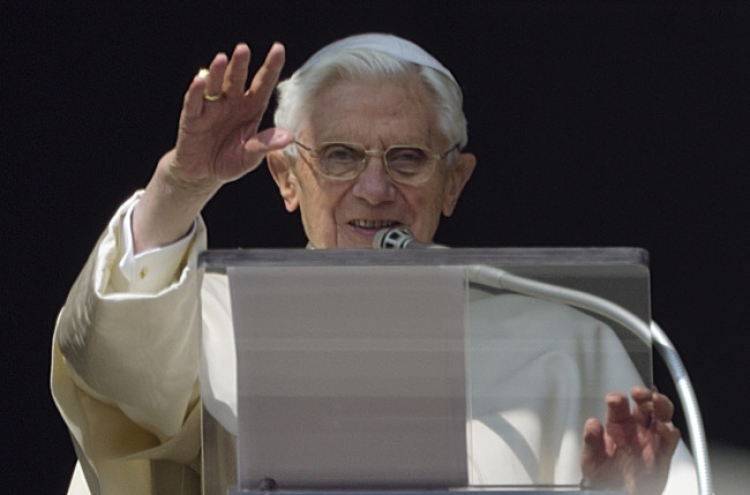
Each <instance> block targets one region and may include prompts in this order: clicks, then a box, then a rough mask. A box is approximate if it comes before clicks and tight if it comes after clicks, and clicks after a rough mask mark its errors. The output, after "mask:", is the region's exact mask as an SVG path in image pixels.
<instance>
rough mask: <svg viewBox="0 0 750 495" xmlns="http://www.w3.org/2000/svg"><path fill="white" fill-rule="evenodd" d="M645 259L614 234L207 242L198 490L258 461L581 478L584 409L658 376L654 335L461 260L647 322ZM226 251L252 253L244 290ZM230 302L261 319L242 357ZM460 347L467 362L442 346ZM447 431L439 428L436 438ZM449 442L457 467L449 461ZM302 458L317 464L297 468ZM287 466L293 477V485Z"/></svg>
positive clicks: (264, 468)
mask: <svg viewBox="0 0 750 495" xmlns="http://www.w3.org/2000/svg"><path fill="white" fill-rule="evenodd" d="M646 259H647V256H646V253H645V252H644V251H642V250H638V249H620V248H610V249H593V250H592V249H442V250H412V251H406V250H403V251H373V250H366V251H333V250H331V251H311V250H252V251H236V250H233V251H215V252H208V253H204V255H202V257H201V266H202V268H203V269H204V271H205V276H204V288H203V303H202V304H203V310H204V324H205V325H206V329H205V330H204V361H207V362H211V363H212V364H211V365H210V366H204V371H203V372H202V387H203V388H202V393H203V397H204V432H203V435H204V450H203V453H204V474H203V476H204V485H205V492H204V493H206V494H212V493H217V494H218V493H220V494H222V495H224V494H226V493H227V490H228V489H232V488H234V487H235V486H239V487H240V488H242V489H246V490H247V489H249V490H257V489H258V483H259V482H260V481H261V480H260V479H257V478H261V477H265V476H264V475H261V473H266V472H268V473H269V474H268V476H267V477H269V478H276V477H278V478H279V479H278V480H277V481H278V483H279V487H280V488H281V489H290V488H312V489H315V488H335V487H338V488H350V489H352V488H359V489H364V488H440V487H446V488H447V487H453V488H461V487H464V486H466V487H476V488H479V487H481V488H483V489H487V488H489V487H493V488H495V489H510V487H523V488H524V489H526V490H528V489H529V488H530V487H535V488H536V489H553V487H558V488H561V487H567V488H568V489H571V488H574V487H577V485H578V483H579V482H580V479H581V475H580V469H579V467H578V463H579V455H580V446H581V440H582V429H583V423H584V422H585V420H586V419H587V418H588V417H598V418H603V417H604V410H605V408H604V395H605V394H606V393H607V392H609V391H613V390H619V391H623V392H625V391H627V390H629V388H630V387H631V386H633V385H635V384H637V383H646V384H648V385H650V384H651V347H650V342H649V341H644V340H643V339H641V338H639V337H638V336H637V335H635V334H633V333H632V332H631V331H630V330H628V329H626V328H624V327H622V326H621V325H619V324H615V323H613V322H610V321H608V320H606V319H605V318H603V317H600V316H598V315H594V314H592V313H591V312H590V311H584V310H580V309H574V308H571V307H567V306H565V305H562V304H560V303H556V302H548V301H543V300H539V299H536V298H532V297H529V296H526V295H520V294H515V293H511V292H509V291H507V290H502V289H497V288H494V287H488V286H486V285H485V284H484V283H479V282H478V280H477V279H476V277H474V275H471V274H472V273H473V272H472V271H471V270H467V268H470V267H474V266H476V265H485V266H491V267H502V268H503V269H506V270H508V271H510V272H512V273H513V274H516V275H520V276H524V277H529V278H533V279H535V280H540V281H544V282H547V283H553V284H557V285H559V286H563V287H568V288H574V289H578V290H585V291H587V292H591V293H595V294H597V295H599V296H601V297H604V298H606V299H609V300H610V301H613V302H616V303H617V304H620V305H622V306H624V307H625V308H627V309H628V310H629V311H631V312H632V313H634V314H635V315H637V316H638V317H640V318H641V319H643V320H644V321H645V322H646V323H648V322H649V321H650V307H649V272H648V267H647V265H646ZM228 266H229V267H244V268H241V269H240V270H239V271H237V270H235V269H229V271H230V272H232V271H233V270H234V271H237V273H242V274H244V275H247V276H248V277H249V280H251V281H252V283H251V284H250V285H249V286H246V287H244V288H243V289H242V291H243V292H242V293H240V292H237V293H235V290H234V288H235V285H234V283H233V284H232V285H233V290H232V291H231V294H230V291H229V287H228V284H227V280H226V275H225V274H226V272H227V267H228ZM456 273H458V275H456ZM447 274H449V275H447ZM451 277H453V278H451ZM450 280H454V282H450ZM455 280H458V282H457V283H458V285H455V284H456V282H455ZM452 284H453V285H452ZM449 287H453V289H450V288H449ZM456 287H458V290H456V289H455V288H456ZM207 294H208V295H207ZM358 298H359V299H360V300H361V302H360V303H357V302H356V301H357V299H358ZM451 298H456V300H452V299H451ZM230 299H231V300H232V304H231V305H230V304H229V302H228V301H229V300H230ZM222 300H223V301H222ZM430 301H432V305H430ZM230 306H231V307H230ZM217 308H218V310H217ZM232 310H234V312H235V314H234V320H235V321H237V320H238V319H242V320H247V321H249V322H250V323H249V327H250V328H251V332H252V334H251V335H250V337H248V336H247V335H245V334H244V333H242V334H241V335H242V336H239V337H238V339H239V340H238V343H239V345H238V346H237V348H238V351H239V353H240V356H241V357H240V360H239V362H240V365H239V367H238V368H237V367H235V364H234V357H235V356H234V352H233V351H228V350H227V347H229V348H230V349H232V348H234V336H233V335H232V332H233V329H232V328H231V318H227V317H226V316H224V318H223V320H222V318H218V317H217V316H216V314H217V313H222V312H223V313H225V314H226V313H230V314H231V312H232ZM331 316H334V318H333V319H332V318H331ZM326 319H328V321H335V322H336V323H335V324H334V325H333V326H332V325H328V326H327V325H326V324H325V323H324V322H325V321H326ZM605 321H606V323H605ZM222 322H223V323H222ZM217 326H224V327H227V326H228V327H229V328H228V330H227V328H224V329H223V330H219V331H218V332H217V329H216V327H217ZM334 327H335V328H334ZM430 329H432V332H431V330H430ZM441 329H442V330H441ZM449 329H452V330H449ZM456 329H457V330H456ZM456 331H457V332H458V334H456V333H455V332H456ZM243 332H245V331H243ZM295 332H296V333H295ZM331 332H333V333H331ZM348 332H349V333H348ZM352 332H353V333H352ZM217 333H218V334H219V335H222V337H219V338H217V337H216V334H217ZM228 335H231V337H229V336H228ZM238 335H240V334H238ZM436 335H438V336H439V337H437V338H436ZM456 335H458V336H459V338H458V339H456V338H454V337H455V336H456ZM456 341H460V345H459V344H456ZM227 342H229V343H230V344H229V345H228V344H227ZM441 342H442V343H443V344H446V343H451V342H452V344H450V345H447V344H446V345H443V347H440V345H439V344H440V343H441ZM436 346H437V347H436ZM457 348H460V350H461V351H460V352H461V354H462V355H463V359H461V360H456V359H455V354H451V353H450V352H448V350H453V351H455V350H456V349H457ZM441 353H442V354H441ZM229 355H231V356H229ZM242 356H244V357H242ZM449 356H454V357H452V358H451V357H449ZM399 358H400V359H399ZM217 360H219V361H220V362H221V364H220V365H219V366H217V365H215V364H214V363H215V362H216V361H217ZM342 363H344V364H345V365H346V366H348V368H346V367H345V368H339V367H338V366H339V365H342ZM436 363H442V364H441V365H439V366H438V365H436ZM446 363H452V366H453V367H451V366H446ZM456 363H460V366H459V368H461V369H462V372H461V373H458V374H457V373H456V369H457V368H456ZM334 364H335V366H334ZM204 365H205V363H204ZM441 366H442V367H441ZM208 368H216V369H218V370H219V371H216V370H214V371H213V375H212V373H211V372H209V371H208ZM342 369H345V370H346V371H342ZM237 370H239V377H240V382H241V383H243V384H244V385H248V383H247V382H249V383H250V384H249V385H248V386H247V387H246V389H247V390H249V392H248V393H244V392H242V393H240V400H239V417H240V420H239V424H240V425H241V428H239V431H242V432H243V435H241V439H240V441H239V442H238V441H237V431H238V426H237V424H238V423H237V412H238V411H237V409H238V406H237V398H236V388H233V387H235V385H234V384H235V383H236V376H235V377H232V378H231V379H226V377H224V376H223V375H225V374H227V373H229V372H232V373H234V374H235V375H236V373H237ZM357 370H359V371H357ZM451 370H452V371H451ZM451 377H452V380H453V381H451ZM456 377H459V378H460V381H461V382H463V383H462V384H461V385H462V386H461V387H457V386H456V383H457V382H456ZM419 380H423V381H422V382H419ZM254 382H257V383H255V385H253V383H254ZM368 382H369V384H368ZM227 383H229V384H230V385H229V386H228V387H227ZM244 385H243V386H244ZM222 387H225V388H228V389H229V392H227V391H226V390H222ZM430 387H433V388H432V389H430ZM241 388H242V387H241ZM232 390H234V391H235V397H233V398H231V397H230V398H227V396H231V395H232V393H231V392H232ZM418 390H422V391H423V393H422V394H421V395H420V393H419V392H418ZM426 390H432V392H430V393H428V392H424V391H426ZM436 391H438V392H436ZM456 394H460V396H461V399H460V400H459V401H458V402H456V400H454V399H455V396H456ZM243 397H245V398H244V399H243ZM425 398H428V399H430V398H431V399H430V400H432V402H429V400H426V399H425ZM428 402H429V404H428ZM457 403H461V404H462V405H463V407H457V406H456V404H457ZM385 404H390V405H388V406H386V405H385ZM243 410H244V411H247V412H248V414H247V415H246V416H245V415H244V414H243ZM446 411H447V412H446ZM427 412H429V414H426V413H427ZM448 412H449V413H448ZM458 413H460V414H458ZM410 415H411V416H410ZM436 418H437V419H436ZM456 418H459V420H457V419H456ZM311 421H312V422H311ZM441 421H442V422H441ZM457 422H458V423H457ZM457 424H459V427H458V428H457V427H456V425H457ZM461 424H463V425H464V426H463V427H461V426H460V425H461ZM459 430H460V431H459ZM437 431H443V432H446V435H445V437H444V438H440V439H435V438H434V436H435V435H436V432H437ZM420 432H421V437H420ZM247 435H250V436H251V437H252V435H255V436H254V437H253V438H254V442H252V443H249V441H245V436H247ZM337 435H339V436H337ZM347 438H348V439H349V441H346V440H345V439H347ZM456 438H458V443H460V444H462V447H464V446H465V449H464V448H458V447H456V441H457V440H456ZM398 439H401V440H403V441H402V442H398V441H396V440H398ZM274 442H278V444H279V445H277V446H274ZM420 442H422V443H421V444H420ZM424 442H426V443H424ZM430 442H432V443H430ZM238 443H239V446H238V445H237V444H238ZM245 444H246V445H245ZM252 444H255V445H252ZM302 444H304V445H305V447H304V448H301V447H300V446H301V445H302ZM396 444H400V448H402V451H401V453H399V454H398V455H403V452H408V451H406V450H403V449H404V448H406V447H407V446H410V445H411V446H412V447H413V448H414V449H415V450H414V452H415V454H414V458H418V459H419V461H420V462H421V464H420V463H419V462H413V461H410V460H408V455H406V456H405V457H402V458H401V459H400V460H399V459H398V456H397V455H396V454H393V455H392V459H393V460H394V462H393V463H391V464H390V465H389V464H388V463H387V462H384V460H387V459H388V458H389V454H388V448H391V447H394V446H395V445H396ZM243 445H245V447H247V448H248V449H249V450H246V451H244V452H243ZM258 445H264V446H265V447H261V450H260V451H259V450H255V451H253V447H257V446H258ZM268 446H271V447H272V448H271V447H268ZM339 447H340V448H339ZM332 448H333V450H331V449H332ZM394 448H395V447H394ZM420 448H423V450H421V451H420V450H419V449H420ZM326 449H327V450H326ZM337 450H338V453H336V451H337ZM425 451H427V452H431V453H432V454H431V455H432V456H431V457H429V458H428V457H426V454H425ZM238 452H239V455H238ZM304 452H306V453H305V455H308V456H312V457H307V458H306V459H307V460H305V458H304V456H302V453H304ZM316 452H318V453H319V454H320V456H319V457H318V458H316V457H315V453H316ZM324 452H325V453H324ZM332 452H333V454H331V453H332ZM417 452H419V453H418V454H417ZM384 453H385V454H384ZM365 454H366V455H365ZM456 454H458V455H460V456H461V457H465V460H464V462H462V463H461V464H462V466H463V473H461V471H460V469H459V470H458V471H456V470H453V471H452V473H453V475H447V474H446V473H447V472H448V471H450V469H448V470H446V468H445V466H446V465H447V466H451V464H450V462H454V464H455V456H456ZM248 456H249V457H248ZM295 456H297V458H295V459H294V462H292V458H294V457H295ZM300 456H302V457H300ZM336 456H339V457H336ZM368 456H369V457H368ZM378 456H380V457H378ZM246 458H247V459H251V461H249V462H243V461H242V460H241V459H246ZM357 458H359V459H370V460H372V459H379V460H378V461H377V462H380V463H381V464H382V465H383V469H382V470H380V471H378V469H375V470H371V472H370V473H369V474H365V473H364V471H361V472H360V471H356V469H359V467H361V466H362V465H363V463H362V462H360V464H357V462H356V461H357ZM311 459H312V460H311ZM404 459H407V460H406V461H405V460H404ZM427 459H429V460H427ZM425 460H427V461H426V462H424V461H425ZM261 461H262V462H264V463H265V464H263V465H261ZM313 461H314V462H313ZM238 462H239V469H238V468H237V466H238ZM295 462H296V463H297V464H296V466H298V467H297V468H294V467H293V466H292V465H293V464H294V463H295ZM347 462H350V463H353V464H350V465H347V464H346V463H347ZM410 462H411V464H410ZM440 462H445V463H448V464H445V465H441V464H439V463H440ZM274 463H277V464H278V466H281V467H282V468H283V469H287V471H283V470H282V471H278V470H275V469H276V468H275V467H274ZM364 464H368V463H364ZM370 464H372V463H370ZM305 465H308V466H313V465H314V466H316V467H315V468H314V469H313V470H312V471H308V472H302V471H300V470H299V466H305ZM344 465H346V466H348V467H346V468H342V467H341V466H344ZM321 466H323V467H326V466H327V469H329V474H328V475H321V473H322V471H321V469H322V468H321ZM352 466H354V468H353V467H352ZM357 466H359V467H357ZM430 466H432V467H437V466H441V467H440V468H439V469H437V472H442V473H443V477H442V478H441V477H440V476H438V475H437V474H435V472H434V471H433V472H430V471H429V470H428V469H426V468H427V467H430ZM250 468H252V469H250ZM255 468H257V469H255ZM355 468H356V469H355ZM258 469H260V470H258ZM290 469H291V470H292V471H294V469H297V471H296V472H295V476H296V481H290V482H287V483H286V484H285V483H284V480H285V479H286V480H293V478H294V476H293V477H289V473H290V471H289V470H290ZM336 469H339V470H341V469H344V471H348V474H347V476H349V477H348V478H347V477H346V476H344V477H340V476H339V475H341V472H338V473H336ZM399 469H401V470H402V471H401V474H399ZM420 469H421V470H422V471H419V473H420V474H419V475H412V476H409V475H407V476H404V474H403V473H409V472H411V473H412V474H413V473H416V472H417V471H418V470H420ZM303 471H304V470H303ZM277 472H278V473H281V474H274V473H277ZM238 473H239V474H238ZM243 473H244V474H243ZM330 473H334V475H330ZM446 476H447V478H446ZM456 476H458V478H457V477H456ZM238 478H239V479H242V483H240V484H239V485H235V484H234V483H237V481H236V480H238ZM307 478H309V479H310V482H309V483H307V482H306V481H305V480H306V479H307ZM459 479H460V480H461V481H458V480H459Z"/></svg>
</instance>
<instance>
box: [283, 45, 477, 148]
mask: <svg viewBox="0 0 750 495" xmlns="http://www.w3.org/2000/svg"><path fill="white" fill-rule="evenodd" d="M394 47H395V49H394ZM413 76H417V77H419V80H420V81H421V82H422V84H423V85H424V87H425V88H426V89H427V90H428V91H429V92H430V93H431V96H432V98H433V100H434V103H435V111H436V115H437V121H438V123H437V125H438V128H439V129H440V131H442V132H443V133H444V134H445V136H446V137H447V138H448V139H449V140H450V142H451V144H458V145H459V149H463V148H464V147H465V146H466V143H467V140H468V137H467V132H466V117H465V115H464V112H463V108H462V106H463V95H462V93H461V89H460V88H459V86H458V84H457V83H456V80H455V79H454V78H453V76H452V75H451V73H450V72H449V71H448V70H447V69H445V67H443V66H442V65H440V63H439V62H438V61H437V60H435V59H434V58H433V57H432V56H431V55H429V54H428V53H427V52H425V51H424V50H423V49H421V48H419V47H418V46H417V45H414V44H413V43H411V42H408V41H406V40H403V39H401V38H397V37H395V36H391V35H382V34H370V35H360V36H354V37H351V38H346V39H344V40H341V41H338V42H335V43H333V44H331V45H329V46H327V47H325V48H323V49H322V50H321V51H319V52H318V53H316V54H315V55H314V56H313V57H311V58H310V60H308V61H307V63H305V64H304V65H303V66H302V67H301V68H300V69H299V70H297V71H296V72H295V73H294V74H293V75H292V77H290V78H289V79H287V80H285V81H282V82H281V83H279V85H278V87H277V98H278V106H277V108H276V112H275V114H274V122H275V125H276V126H277V127H282V128H284V129H289V130H290V131H292V132H293V133H294V135H295V136H299V133H300V132H301V131H302V126H304V125H305V124H306V122H307V121H308V119H309V112H310V108H311V106H310V104H309V103H310V102H311V101H313V100H314V99H315V98H316V97H317V96H318V95H319V94H320V92H321V91H323V90H324V89H326V88H327V87H330V86H331V83H333V82H337V81H342V80H349V79H354V80H357V79H360V80H374V81H383V80H391V81H392V80H403V79H405V78H408V77H413ZM296 152H297V150H296V148H295V147H294V146H290V147H288V148H287V153H288V154H290V155H291V156H296Z"/></svg>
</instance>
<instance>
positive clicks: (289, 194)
mask: <svg viewBox="0 0 750 495" xmlns="http://www.w3.org/2000/svg"><path fill="white" fill-rule="evenodd" d="M266 162H267V163H268V170H270V171H271V176H273V180H274V181H276V185H277V186H278V187H279V194H281V197H282V199H283V200H284V206H285V207H286V211H288V212H289V213H291V212H293V211H295V210H296V209H297V208H299V194H298V193H297V190H298V189H297V185H298V184H297V177H296V176H295V175H294V172H293V171H292V165H293V163H292V159H291V158H289V157H288V156H287V155H285V154H284V152H283V151H282V150H277V151H271V152H270V153H268V154H267V155H266Z"/></svg>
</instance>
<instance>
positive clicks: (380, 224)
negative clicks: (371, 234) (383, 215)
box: [352, 219, 396, 229]
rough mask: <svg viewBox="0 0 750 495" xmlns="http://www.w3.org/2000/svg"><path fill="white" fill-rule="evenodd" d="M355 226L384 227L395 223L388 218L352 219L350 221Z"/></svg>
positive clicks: (367, 227) (365, 227) (366, 227)
mask: <svg viewBox="0 0 750 495" xmlns="http://www.w3.org/2000/svg"><path fill="white" fill-rule="evenodd" d="M352 224H354V226H355V227H361V228H364V229H385V228H387V227H391V226H393V225H396V222H392V221H390V220H363V219H359V220H354V221H353V222H352Z"/></svg>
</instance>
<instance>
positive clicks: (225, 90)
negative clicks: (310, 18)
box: [170, 44, 292, 183]
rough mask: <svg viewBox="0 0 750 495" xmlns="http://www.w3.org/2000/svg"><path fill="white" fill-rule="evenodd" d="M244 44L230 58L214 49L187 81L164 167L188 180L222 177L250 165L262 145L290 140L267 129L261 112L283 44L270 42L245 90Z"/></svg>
mask: <svg viewBox="0 0 750 495" xmlns="http://www.w3.org/2000/svg"><path fill="white" fill-rule="evenodd" d="M249 62H250V50H249V48H248V47H247V45H245V44H240V45H237V47H236V48H235V50H234V53H233V55H232V58H231V60H227V57H226V55H224V54H223V53H220V54H218V55H216V57H215V58H214V60H213V61H212V62H211V65H210V66H209V68H208V70H205V69H204V70H203V71H201V73H199V74H198V75H196V76H195V78H194V79H193V82H192V83H191V84H190V87H189V88H188V91H187V93H186V94H185V101H184V104H183V108H182V114H181V116H180V128H179V133H178V137H177V145H176V147H175V153H174V157H173V159H172V163H171V168H170V171H171V172H172V173H174V174H175V175H176V176H177V178H179V179H181V180H185V181H190V182H203V181H208V182H212V181H214V182H219V183H223V182H227V181H231V180H235V179H237V178H239V177H241V176H242V175H244V174H245V173H247V172H249V171H251V170H253V169H254V168H256V167H257V166H258V165H259V164H260V162H261V161H262V159H263V157H264V156H265V154H266V153H267V152H268V151H271V150H274V149H279V148H281V147H284V146H286V145H287V144H289V142H291V139H292V138H291V134H290V133H288V132H287V131H283V130H278V129H274V128H271V129H267V130H265V131H264V132H262V133H260V134H258V127H259V125H260V122H261V119H262V118H263V114H264V112H265V110H266V108H267V106H268V101H269V99H270V97H271V95H272V94H273V90H274V88H275V86H276V82H277V81H278V78H279V73H280V72H281V68H282V67H283V65H284V48H283V47H282V46H281V45H280V44H274V45H273V46H272V47H271V50H270V51H269V52H268V55H267V56H266V60H265V62H264V64H263V66H262V67H261V68H260V69H259V70H258V72H257V73H256V74H255V77H254V78H253V81H252V83H251V85H250V88H249V89H247V90H245V86H246V81H247V75H248V63H249Z"/></svg>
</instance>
